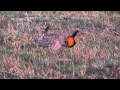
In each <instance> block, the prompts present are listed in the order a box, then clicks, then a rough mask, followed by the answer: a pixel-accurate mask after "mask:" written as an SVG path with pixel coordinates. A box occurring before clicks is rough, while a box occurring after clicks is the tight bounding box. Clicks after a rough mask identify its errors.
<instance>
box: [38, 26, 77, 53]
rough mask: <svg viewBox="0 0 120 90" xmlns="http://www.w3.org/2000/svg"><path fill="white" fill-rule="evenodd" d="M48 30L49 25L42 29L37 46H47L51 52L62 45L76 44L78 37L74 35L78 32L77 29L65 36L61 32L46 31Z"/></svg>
mask: <svg viewBox="0 0 120 90" xmlns="http://www.w3.org/2000/svg"><path fill="white" fill-rule="evenodd" d="M48 30H49V27H47V28H46V29H45V30H44V32H43V34H42V36H41V37H40V40H39V46H40V47H43V48H48V49H49V50H50V51H52V52H54V51H56V50H58V49H60V48H61V47H62V46H64V47H69V48H71V47H73V46H74V45H75V44H76V40H77V39H78V38H77V37H76V35H77V33H78V32H79V31H78V30H76V31H75V32H74V33H73V34H72V35H70V36H68V37H67V38H65V37H64V36H63V35H61V34H54V33H48Z"/></svg>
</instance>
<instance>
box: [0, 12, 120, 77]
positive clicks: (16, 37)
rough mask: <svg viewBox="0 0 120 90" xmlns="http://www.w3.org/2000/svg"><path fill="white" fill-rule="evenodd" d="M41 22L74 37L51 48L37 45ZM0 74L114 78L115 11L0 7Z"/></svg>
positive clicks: (117, 69)
mask: <svg viewBox="0 0 120 90" xmlns="http://www.w3.org/2000/svg"><path fill="white" fill-rule="evenodd" d="M47 25H50V27H51V29H50V30H49V32H52V33H59V34H60V33H61V35H65V36H68V35H71V34H72V32H74V31H75V30H79V33H78V35H77V36H78V38H79V41H78V42H77V44H76V45H75V46H74V47H73V48H65V47H62V48H61V49H60V50H58V51H55V52H54V53H53V54H51V53H49V52H48V49H46V48H45V49H42V48H40V47H38V42H39V40H38V39H39V37H40V36H41V32H42V31H44V29H45V28H46V26H47ZM0 79H120V12H117V11H28V12H27V11H24V12H23V11H0Z"/></svg>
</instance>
